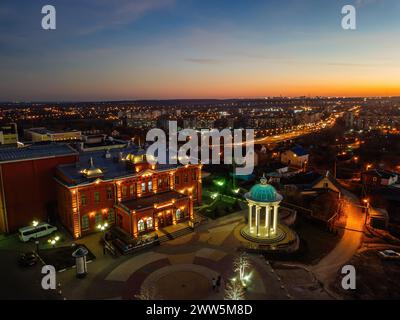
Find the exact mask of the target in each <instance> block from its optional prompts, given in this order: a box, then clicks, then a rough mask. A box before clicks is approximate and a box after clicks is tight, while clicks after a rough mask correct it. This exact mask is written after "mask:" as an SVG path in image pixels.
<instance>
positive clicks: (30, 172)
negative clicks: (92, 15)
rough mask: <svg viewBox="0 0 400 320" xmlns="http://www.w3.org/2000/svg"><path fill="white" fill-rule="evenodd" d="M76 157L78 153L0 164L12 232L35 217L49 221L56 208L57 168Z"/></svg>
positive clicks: (9, 226)
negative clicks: (50, 213)
mask: <svg viewBox="0 0 400 320" xmlns="http://www.w3.org/2000/svg"><path fill="white" fill-rule="evenodd" d="M76 159H77V157H76V156H64V157H56V158H49V159H38V160H27V161H20V162H12V163H4V164H1V165H0V170H1V174H2V181H1V183H2V185H3V188H4V195H5V203H6V210H7V221H8V231H9V232H13V231H16V230H17V229H18V228H20V227H23V226H26V225H29V224H30V223H31V222H32V221H33V220H35V219H37V220H40V221H46V220H47V218H48V213H49V212H50V211H51V209H50V208H51V207H52V206H53V207H54V210H55V211H56V182H55V180H54V175H55V168H56V166H58V165H60V164H68V163H74V162H76Z"/></svg>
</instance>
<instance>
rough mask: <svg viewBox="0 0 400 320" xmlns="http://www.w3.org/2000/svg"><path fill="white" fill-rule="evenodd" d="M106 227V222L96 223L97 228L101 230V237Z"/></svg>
mask: <svg viewBox="0 0 400 320" xmlns="http://www.w3.org/2000/svg"><path fill="white" fill-rule="evenodd" d="M107 228H108V223H107V222H104V223H103V224H101V223H99V224H98V225H97V230H99V231H102V232H103V237H104V235H105V233H106V230H107Z"/></svg>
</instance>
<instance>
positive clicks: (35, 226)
mask: <svg viewBox="0 0 400 320" xmlns="http://www.w3.org/2000/svg"><path fill="white" fill-rule="evenodd" d="M38 225H39V221H37V220H33V221H32V226H33V227H34V228H35V245H36V252H39V239H38V235H37V232H36V231H37V230H36V229H37V226H38Z"/></svg>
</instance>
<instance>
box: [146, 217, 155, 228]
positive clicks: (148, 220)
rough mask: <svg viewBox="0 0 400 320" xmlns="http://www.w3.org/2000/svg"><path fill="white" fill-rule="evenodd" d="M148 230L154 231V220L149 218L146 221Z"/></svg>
mask: <svg viewBox="0 0 400 320" xmlns="http://www.w3.org/2000/svg"><path fill="white" fill-rule="evenodd" d="M146 225H147V229H153V218H148V219H147V221H146Z"/></svg>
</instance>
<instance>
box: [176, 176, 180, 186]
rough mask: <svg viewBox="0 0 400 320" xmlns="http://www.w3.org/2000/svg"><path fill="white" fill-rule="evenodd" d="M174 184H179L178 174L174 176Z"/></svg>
mask: <svg viewBox="0 0 400 320" xmlns="http://www.w3.org/2000/svg"><path fill="white" fill-rule="evenodd" d="M175 184H176V185H179V176H175Z"/></svg>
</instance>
